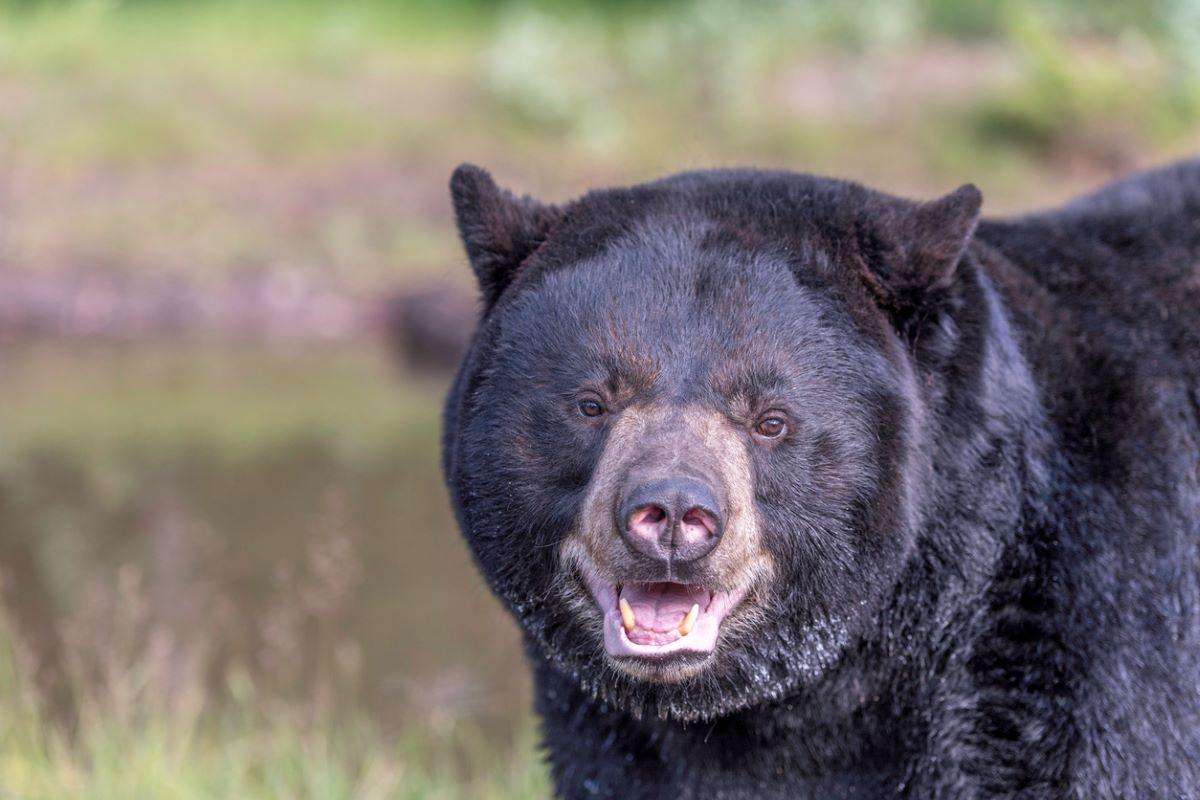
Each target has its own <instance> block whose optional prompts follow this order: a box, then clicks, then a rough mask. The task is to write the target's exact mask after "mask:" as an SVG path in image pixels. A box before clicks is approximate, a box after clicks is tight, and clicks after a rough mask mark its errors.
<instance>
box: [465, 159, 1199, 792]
mask: <svg viewBox="0 0 1200 800" xmlns="http://www.w3.org/2000/svg"><path fill="white" fill-rule="evenodd" d="M451 194H452V198H453V203H454V207H455V210H456V213H457V219H458V227H459V231H460V233H461V236H462V239H463V242H464V244H465V247H466V252H467V255H468V257H469V260H470V263H471V266H472V267H473V269H474V271H475V274H476V276H477V278H478V281H479V285H480V287H481V290H482V297H483V300H482V305H483V310H482V314H481V318H480V321H479V324H478V329H477V331H476V332H475V335H474V338H473V340H472V344H471V346H470V349H469V352H468V353H467V355H466V356H465V358H464V360H463V362H462V365H461V368H460V370H459V372H458V376H457V378H456V380H455V383H454V386H453V388H452V390H451V392H450V395H449V398H448V401H447V403H446V411H445V434H444V463H443V466H444V470H445V475H446V480H447V483H448V485H449V488H450V492H451V496H452V500H453V503H454V507H455V511H456V514H457V518H458V522H459V525H460V527H461V529H462V532H463V535H464V536H465V538H466V541H467V542H468V544H469V547H470V548H471V550H472V552H473V554H474V557H475V559H476V561H477V563H478V566H479V568H480V570H481V571H482V572H483V574H484V576H485V577H486V579H487V580H488V582H489V583H490V585H491V586H492V588H493V589H494V591H495V592H496V594H497V595H498V596H499V598H500V599H501V600H502V601H503V602H504V603H505V605H506V606H507V608H508V609H509V610H510V611H511V613H512V614H513V615H514V616H515V618H516V619H517V620H518V622H519V623H520V625H521V628H522V629H523V631H524V634H525V638H526V642H527V650H528V657H529V660H530V663H531V666H532V670H533V673H534V683H535V692H536V703H537V710H538V712H539V714H540V715H541V718H542V724H543V736H544V743H545V748H546V750H547V752H548V758H549V763H550V768H551V772H552V775H553V779H554V783H555V786H556V790H557V792H558V794H559V795H561V796H563V797H571V798H575V797H612V798H658V797H667V798H673V799H675V798H765V797H781V798H850V797H862V798H890V797H906V798H922V799H924V798H955V799H956V800H957V799H960V798H995V797H1021V798H1149V797H1163V798H1166V797H1170V798H1194V797H1200V161H1190V162H1186V163H1181V164H1178V165H1175V166H1173V167H1169V168H1166V169H1162V170H1159V171H1156V172H1150V173H1146V174H1143V175H1139V176H1136V177H1134V178H1132V179H1129V180H1126V181H1124V182H1121V183H1117V184H1114V185H1112V186H1109V187H1107V188H1105V189H1103V190H1102V191H1100V192H1098V193H1096V194H1093V195H1091V196H1089V197H1085V198H1083V199H1080V200H1078V201H1075V202H1073V203H1071V204H1069V205H1067V206H1065V207H1063V208H1060V209H1057V210H1052V211H1047V212H1042V213H1036V214H1032V215H1030V216H1024V217H1019V218H1015V219H1004V220H987V219H985V220H981V219H980V217H979V213H980V204H981V196H980V193H979V191H978V190H977V189H976V188H975V187H973V186H970V185H966V186H963V187H961V188H959V189H958V190H957V191H955V192H953V193H951V194H949V195H947V196H945V197H943V198H941V199H937V200H933V201H929V202H914V201H909V200H904V199H900V198H898V197H894V196H891V195H887V194H884V193H881V192H877V191H873V190H870V189H867V188H864V187H863V186H860V185H857V184H854V183H850V182H845V181H839V180H831V179H825V178H819V177H814V176H810V175H802V174H792V173H786V172H765V171H750V170H746V171H740V170H738V171H710V172H693V173H687V174H682V175H677V176H675V177H671V178H667V179H665V180H660V181H657V182H654V183H648V184H645V185H641V186H635V187H632V188H621V189H610V190H603V191H594V192H591V193H589V194H587V195H586V196H584V197H582V198H581V199H579V200H576V201H573V202H571V203H568V204H565V205H561V206H557V205H548V204H542V203H539V202H537V201H535V200H533V199H530V198H527V197H525V198H519V197H516V196H514V195H512V194H510V193H508V192H506V191H503V190H501V189H499V188H497V186H496V185H495V183H493V181H492V179H491V178H490V177H489V175H488V174H487V173H486V172H484V171H483V170H481V169H479V168H477V167H473V166H470V165H464V166H462V167H460V168H459V169H458V170H457V171H456V172H455V174H454V176H453V178H452V181H451Z"/></svg>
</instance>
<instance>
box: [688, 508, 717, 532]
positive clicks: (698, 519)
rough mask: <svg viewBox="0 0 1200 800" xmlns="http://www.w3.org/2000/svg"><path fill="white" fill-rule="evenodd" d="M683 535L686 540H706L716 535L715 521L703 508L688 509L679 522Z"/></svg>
mask: <svg viewBox="0 0 1200 800" xmlns="http://www.w3.org/2000/svg"><path fill="white" fill-rule="evenodd" d="M680 523H681V525H682V526H683V529H684V533H685V534H686V535H687V537H688V538H691V537H696V538H708V537H709V536H715V535H716V533H717V521H716V520H715V519H713V516H712V514H709V513H708V512H707V511H705V510H704V509H703V508H700V507H699V506H697V507H696V508H692V509H689V510H688V512H687V513H686V514H684V515H683V519H681V520H680Z"/></svg>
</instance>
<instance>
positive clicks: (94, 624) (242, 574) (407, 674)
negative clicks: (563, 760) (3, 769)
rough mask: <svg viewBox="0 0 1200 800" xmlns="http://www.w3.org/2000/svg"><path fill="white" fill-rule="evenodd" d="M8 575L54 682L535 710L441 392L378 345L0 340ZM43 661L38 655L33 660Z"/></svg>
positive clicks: (0, 507) (22, 623)
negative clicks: (461, 501) (444, 462)
mask: <svg viewBox="0 0 1200 800" xmlns="http://www.w3.org/2000/svg"><path fill="white" fill-rule="evenodd" d="M0 387H2V388H0V570H3V573H0V574H3V576H4V590H5V591H4V596H5V606H6V611H7V614H8V620H9V627H10V628H16V629H17V631H18V634H19V637H20V638H23V639H24V640H25V641H27V642H28V643H29V649H30V650H31V651H32V652H33V655H34V656H35V658H34V659H33V660H34V662H37V667H36V669H37V671H38V672H39V673H40V675H41V677H42V679H43V682H49V683H53V681H48V680H47V676H52V675H53V674H54V673H55V672H56V671H63V672H66V673H69V674H70V675H72V676H74V677H75V678H78V676H80V675H82V676H85V678H86V680H87V681H88V682H90V683H94V684H96V685H99V686H102V687H103V686H108V685H112V684H116V685H120V684H121V683H122V682H123V681H126V682H127V681H128V680H129V676H131V675H133V676H136V679H137V681H139V685H140V686H141V687H142V688H141V689H140V691H144V692H149V693H157V694H158V695H159V696H161V697H162V698H165V699H166V701H167V702H170V699H171V698H172V697H174V696H176V695H179V694H181V693H183V692H185V691H187V690H190V689H193V688H195V687H197V686H199V687H203V689H204V690H205V692H206V693H207V695H208V697H209V698H210V701H211V702H218V701H219V700H220V698H221V697H222V696H223V695H224V694H225V692H226V689H225V687H227V686H228V684H229V679H230V676H231V675H234V674H239V675H246V676H248V677H249V678H250V679H251V680H252V682H253V685H254V686H255V687H256V691H257V693H258V694H257V695H256V696H258V697H261V698H263V702H267V701H268V700H270V701H279V702H286V703H289V704H293V705H295V706H298V707H300V708H304V709H311V711H312V713H314V714H321V715H325V714H335V715H336V714H340V713H343V712H348V711H355V710H366V711H367V712H368V713H370V714H371V715H373V716H375V717H376V718H377V719H379V720H380V721H382V722H383V723H385V724H388V725H398V726H401V727H404V726H406V725H408V724H417V725H430V724H433V725H453V724H455V723H457V722H458V721H461V720H474V721H480V722H482V723H483V724H485V725H490V724H493V723H500V722H506V721H507V720H510V719H512V718H513V717H516V716H520V715H521V714H523V713H524V712H525V710H526V706H527V699H526V698H527V689H526V676H525V670H524V666H523V664H522V661H521V656H520V652H519V647H518V641H517V635H516V632H515V630H514V627H513V625H512V623H511V622H510V621H509V619H508V618H507V616H505V615H504V614H503V612H502V611H501V610H500V609H499V607H498V605H497V604H496V603H495V601H494V600H493V599H492V597H491V596H490V595H489V594H488V592H487V590H486V588H485V587H484V586H483V584H482V582H481V580H479V579H478V577H477V576H476V574H475V571H474V567H473V565H472V564H471V561H470V557H469V555H468V553H467V551H466V550H465V548H464V547H463V546H462V544H461V542H460V540H459V538H458V534H457V531H456V530H455V528H454V523H453V519H452V516H451V513H450V510H449V507H448V501H447V498H446V494H445V491H444V489H443V487H442V484H441V476H440V472H439V469H438V465H437V456H438V453H437V441H438V436H439V426H438V403H439V402H440V396H441V392H442V390H443V386H442V384H441V383H440V382H438V381H430V380H429V379H421V380H418V379H416V378H412V377H409V376H406V375H404V374H403V373H402V372H400V371H398V370H397V369H395V368H394V367H393V366H392V365H391V364H390V363H389V362H388V360H387V359H386V357H384V355H383V354H382V353H381V352H380V351H378V349H377V348H376V347H375V346H374V345H373V344H363V345H361V346H355V347H346V346H337V347H323V348H321V347H318V348H312V347H307V348H300V347H295V346H293V347H290V348H286V349H279V348H271V347H265V346H264V347H250V348H248V347H246V346H245V345H227V346H220V345H204V346H200V345H186V346H184V345H174V346H162V345H160V346H154V347H145V346H143V347H138V346H135V345H121V346H111V345H110V346H90V347H80V346H70V347H69V346H65V345H53V346H40V347H24V348H9V349H7V350H2V351H0ZM39 659H40V662H39Z"/></svg>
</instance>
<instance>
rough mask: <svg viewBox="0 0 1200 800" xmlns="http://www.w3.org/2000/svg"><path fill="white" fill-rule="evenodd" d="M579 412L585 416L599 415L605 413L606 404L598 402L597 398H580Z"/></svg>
mask: <svg viewBox="0 0 1200 800" xmlns="http://www.w3.org/2000/svg"><path fill="white" fill-rule="evenodd" d="M579 413H580V414H583V415H584V416H585V417H598V416H600V415H601V414H603V413H604V406H602V405H600V404H599V403H597V402H596V401H595V400H580V401H579Z"/></svg>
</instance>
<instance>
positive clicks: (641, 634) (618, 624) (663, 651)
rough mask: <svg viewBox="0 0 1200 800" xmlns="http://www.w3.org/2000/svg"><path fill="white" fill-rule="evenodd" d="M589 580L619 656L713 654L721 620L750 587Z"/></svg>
mask: <svg viewBox="0 0 1200 800" xmlns="http://www.w3.org/2000/svg"><path fill="white" fill-rule="evenodd" d="M587 584H588V588H589V589H590V590H591V592H592V596H593V597H595V599H596V603H597V604H598V605H599V606H600V610H601V611H602V612H603V613H604V648H605V650H606V651H608V654H609V655H610V656H613V657H615V658H646V659H661V658H667V657H670V656H674V655H677V654H685V653H690V654H701V655H707V654H709V653H711V652H712V651H713V650H714V649H715V648H716V645H717V634H718V633H720V629H721V623H722V622H723V621H724V619H725V617H726V615H728V614H729V612H730V611H732V610H733V609H734V607H736V606H737V604H738V603H740V602H741V600H742V598H744V597H745V596H746V591H747V590H746V589H745V588H743V589H738V590H735V591H733V592H726V591H712V590H709V589H706V588H704V587H702V586H697V585H694V584H682V583H669V582H659V583H627V584H623V585H618V584H610V583H603V582H600V581H596V580H588V581H587Z"/></svg>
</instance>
